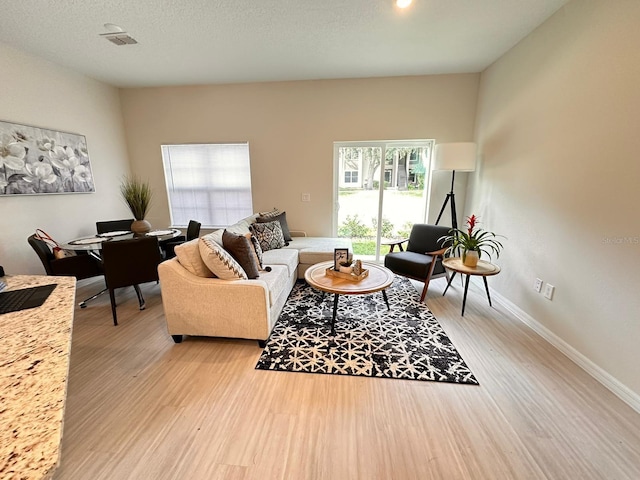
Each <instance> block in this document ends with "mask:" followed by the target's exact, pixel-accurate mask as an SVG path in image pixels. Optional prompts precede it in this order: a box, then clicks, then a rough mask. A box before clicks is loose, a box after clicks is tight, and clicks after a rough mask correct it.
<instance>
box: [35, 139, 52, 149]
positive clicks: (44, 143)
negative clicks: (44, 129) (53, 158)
mask: <svg viewBox="0 0 640 480" xmlns="http://www.w3.org/2000/svg"><path fill="white" fill-rule="evenodd" d="M36 143H37V144H38V148H39V149H40V150H42V151H43V152H51V151H52V150H53V149H54V148H55V147H56V141H55V140H54V139H53V138H49V137H42V138H41V139H40V140H38V141H37V142H36Z"/></svg>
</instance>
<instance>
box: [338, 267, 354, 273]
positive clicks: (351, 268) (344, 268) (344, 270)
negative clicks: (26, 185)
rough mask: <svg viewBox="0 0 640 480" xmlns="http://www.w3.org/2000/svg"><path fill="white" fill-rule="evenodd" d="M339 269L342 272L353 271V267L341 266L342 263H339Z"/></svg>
mask: <svg viewBox="0 0 640 480" xmlns="http://www.w3.org/2000/svg"><path fill="white" fill-rule="evenodd" d="M340 271H341V272H342V273H351V272H353V267H343V266H342V265H340Z"/></svg>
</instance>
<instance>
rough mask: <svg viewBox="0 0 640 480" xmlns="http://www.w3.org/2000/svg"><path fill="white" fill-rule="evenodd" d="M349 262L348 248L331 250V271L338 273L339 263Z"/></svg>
mask: <svg viewBox="0 0 640 480" xmlns="http://www.w3.org/2000/svg"><path fill="white" fill-rule="evenodd" d="M348 260H349V249H348V248H334V249H333V269H334V270H336V271H338V270H340V263H342V262H346V261H348Z"/></svg>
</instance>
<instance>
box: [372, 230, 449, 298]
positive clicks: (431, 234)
mask: <svg viewBox="0 0 640 480" xmlns="http://www.w3.org/2000/svg"><path fill="white" fill-rule="evenodd" d="M449 230H450V227H445V226H438V225H429V224H425V223H416V224H415V225H413V227H412V228H411V234H410V235H409V243H408V244H407V248H406V249H405V251H403V252H392V253H388V254H387V255H386V256H385V258H384V266H385V267H387V268H388V269H389V270H391V271H392V272H393V273H395V274H396V275H401V276H403V277H408V278H412V279H414V280H419V281H421V282H424V288H423V289H422V294H421V295H420V301H421V302H423V301H424V298H425V296H426V295H427V289H428V288H429V282H430V280H431V279H432V278H434V277H436V276H442V275H446V274H447V273H446V270H445V268H444V267H443V266H442V258H443V256H444V252H445V250H446V249H447V247H448V246H449V245H448V244H446V243H445V244H443V242H441V241H440V238H442V237H444V236H446V235H447V234H448V233H449Z"/></svg>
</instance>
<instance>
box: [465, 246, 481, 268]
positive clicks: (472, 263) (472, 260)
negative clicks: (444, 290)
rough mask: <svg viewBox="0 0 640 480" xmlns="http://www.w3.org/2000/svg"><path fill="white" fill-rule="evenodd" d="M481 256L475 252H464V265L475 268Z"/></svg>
mask: <svg viewBox="0 0 640 480" xmlns="http://www.w3.org/2000/svg"><path fill="white" fill-rule="evenodd" d="M479 259H480V255H479V254H478V252H476V251H475V250H465V251H464V252H462V263H463V264H464V266H466V267H470V268H475V267H476V266H477V265H478V260H479Z"/></svg>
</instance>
